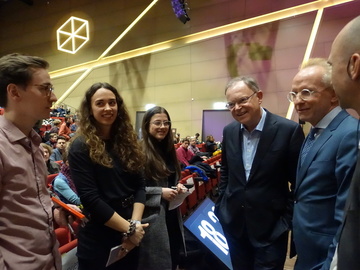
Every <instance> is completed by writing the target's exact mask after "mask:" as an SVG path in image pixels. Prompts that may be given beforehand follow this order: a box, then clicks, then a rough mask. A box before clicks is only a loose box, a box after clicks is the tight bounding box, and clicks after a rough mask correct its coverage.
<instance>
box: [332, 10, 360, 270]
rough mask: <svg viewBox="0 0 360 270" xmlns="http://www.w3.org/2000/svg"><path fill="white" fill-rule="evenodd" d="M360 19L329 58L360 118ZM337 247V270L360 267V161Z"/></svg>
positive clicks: (338, 86) (340, 89) (343, 99)
mask: <svg viewBox="0 0 360 270" xmlns="http://www.w3.org/2000/svg"><path fill="white" fill-rule="evenodd" d="M359 33H360V16H359V17H357V18H355V19H354V20H352V21H351V22H350V23H348V24H347V25H346V26H345V27H344V28H343V29H342V30H341V31H340V33H339V34H338V36H337V37H336V38H335V40H334V43H333V45H332V48H331V52H330V56H329V60H328V62H329V64H330V65H331V66H332V82H333V86H334V90H335V92H336V94H337V95H338V97H339V100H340V105H341V107H343V108H352V109H354V110H356V112H357V113H358V114H359V115H360V35H359ZM342 226H343V229H342V232H341V234H340V236H339V237H340V239H339V244H338V270H353V269H354V270H355V269H359V267H360V158H359V155H358V161H357V165H356V169H355V172H354V176H353V179H352V183H351V186H350V192H349V197H348V199H347V202H346V207H345V218H344V221H343V224H342Z"/></svg>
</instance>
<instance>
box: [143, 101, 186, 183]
mask: <svg viewBox="0 0 360 270" xmlns="http://www.w3.org/2000/svg"><path fill="white" fill-rule="evenodd" d="M160 113H164V114H166V116H167V118H168V120H169V121H170V126H169V132H168V133H167V134H166V136H165V138H164V139H163V140H162V141H161V142H160V145H161V147H162V149H163V150H164V154H165V156H166V157H167V158H168V159H169V161H170V162H171V163H172V164H174V166H175V173H176V175H177V177H179V176H180V171H181V169H180V165H179V162H178V159H177V157H176V151H175V147H174V139H173V134H172V132H171V119H170V115H169V113H168V112H167V111H166V110H165V109H164V108H163V107H160V106H156V107H153V108H151V109H149V110H147V111H146V113H145V115H144V118H143V122H142V126H141V130H142V136H143V141H142V146H143V150H144V152H145V155H146V162H145V176H146V178H147V179H152V180H155V181H160V180H162V179H164V178H166V177H168V176H169V175H170V174H171V173H173V171H170V170H169V169H168V168H167V166H166V161H165V160H164V158H163V157H162V156H161V155H160V153H159V149H155V147H156V145H158V144H159V142H157V140H156V139H155V138H154V137H153V136H151V134H149V127H150V120H151V118H152V117H153V116H154V115H155V114H160Z"/></svg>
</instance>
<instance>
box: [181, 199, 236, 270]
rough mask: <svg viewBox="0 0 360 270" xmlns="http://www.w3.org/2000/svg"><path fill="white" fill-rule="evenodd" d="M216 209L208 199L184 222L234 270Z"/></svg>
mask: <svg viewBox="0 0 360 270" xmlns="http://www.w3.org/2000/svg"><path fill="white" fill-rule="evenodd" d="M214 208H215V204H214V202H213V201H212V200H210V199H209V198H206V199H205V200H204V201H203V202H202V203H201V205H200V206H199V207H198V208H197V209H196V210H195V211H194V212H193V213H192V214H191V216H190V217H189V218H188V219H187V220H186V221H185V222H184V225H185V227H186V228H187V229H188V230H189V231H191V232H192V233H193V234H194V235H195V236H196V237H197V238H198V239H199V240H200V241H201V242H202V243H203V244H204V245H205V246H206V247H207V248H208V249H210V251H211V252H212V253H214V255H215V256H216V257H218V258H219V259H220V260H221V261H222V262H223V263H224V264H225V265H226V266H227V267H228V268H229V269H233V268H232V264H231V259H230V253H229V246H228V243H227V241H226V238H225V236H224V232H223V229H222V227H221V225H220V222H219V220H218V218H217V217H216V216H215V213H214Z"/></svg>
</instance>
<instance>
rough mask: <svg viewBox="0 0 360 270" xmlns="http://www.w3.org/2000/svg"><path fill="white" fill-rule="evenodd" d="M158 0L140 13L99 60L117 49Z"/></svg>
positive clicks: (154, 0)
mask: <svg viewBox="0 0 360 270" xmlns="http://www.w3.org/2000/svg"><path fill="white" fill-rule="evenodd" d="M157 1H158V0H153V1H152V2H151V3H150V5H148V6H147V8H145V9H144V11H143V12H141V13H140V15H139V16H138V17H137V18H136V19H135V20H134V21H133V22H132V23H131V24H130V25H129V26H128V27H127V28H126V29H125V30H124V31H123V32H122V33H121V35H120V36H118V38H117V39H115V40H114V42H113V43H112V44H111V45H110V46H109V47H108V48H107V49H106V50H105V51H104V52H103V53H102V54H101V55H100V56H99V58H98V60H99V59H101V58H103V57H104V56H105V55H107V54H108V53H109V51H110V50H111V49H112V48H114V47H115V45H116V44H117V43H118V42H119V41H120V40H121V39H122V38H123V37H124V36H125V35H126V34H127V33H128V32H129V31H130V30H131V28H133V27H134V26H135V24H137V22H138V21H140V20H141V18H142V17H144V15H145V14H146V13H147V12H148V11H149V10H150V9H151V8H152V7H153V6H154V5H155V4H156V2H157Z"/></svg>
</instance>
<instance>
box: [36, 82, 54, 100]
mask: <svg viewBox="0 0 360 270" xmlns="http://www.w3.org/2000/svg"><path fill="white" fill-rule="evenodd" d="M34 86H37V88H38V89H39V90H40V91H42V92H45V94H46V96H48V97H50V96H51V93H52V92H54V90H55V88H54V86H53V85H52V84H34Z"/></svg>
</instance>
